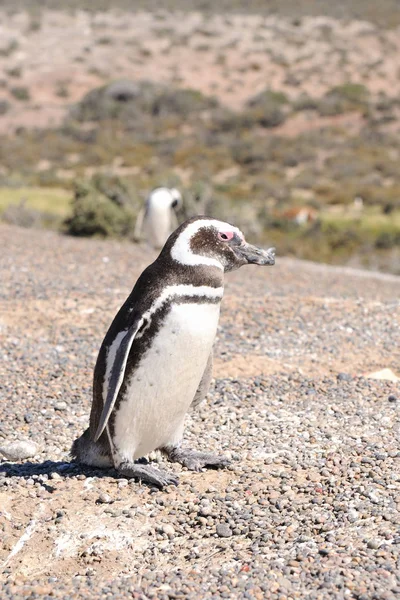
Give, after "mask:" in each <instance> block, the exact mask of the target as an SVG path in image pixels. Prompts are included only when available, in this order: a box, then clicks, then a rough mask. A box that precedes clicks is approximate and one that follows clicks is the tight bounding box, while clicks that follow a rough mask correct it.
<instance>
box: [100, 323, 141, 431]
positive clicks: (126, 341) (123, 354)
mask: <svg viewBox="0 0 400 600" xmlns="http://www.w3.org/2000/svg"><path fill="white" fill-rule="evenodd" d="M142 325H143V319H142V318H137V319H135V321H134V322H133V324H132V325H131V326H130V327H129V329H128V330H127V332H126V335H125V336H124V337H123V338H122V340H121V343H120V345H119V348H118V350H117V352H116V354H115V359H114V364H113V366H112V367H111V374H110V380H109V383H108V390H107V398H106V401H105V403H104V406H103V411H102V413H101V416H100V421H99V425H98V427H97V431H96V435H95V436H94V441H95V442H97V440H98V439H99V437H100V436H101V434H102V433H103V431H104V429H105V427H106V425H107V423H108V419H109V418H110V414H111V412H112V409H113V408H114V404H115V400H116V399H117V396H118V392H119V390H120V388H121V385H122V382H123V380H124V375H125V369H126V363H127V360H128V356H129V352H130V349H131V347H132V343H133V340H134V339H135V335H136V334H137V332H138V331H139V329H140V327H141V326H142Z"/></svg>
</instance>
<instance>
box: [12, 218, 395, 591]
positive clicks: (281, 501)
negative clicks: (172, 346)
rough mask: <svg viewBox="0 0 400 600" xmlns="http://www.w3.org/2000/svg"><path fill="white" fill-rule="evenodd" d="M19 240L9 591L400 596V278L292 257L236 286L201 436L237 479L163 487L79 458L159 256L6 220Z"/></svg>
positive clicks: (223, 475)
mask: <svg viewBox="0 0 400 600" xmlns="http://www.w3.org/2000/svg"><path fill="white" fill-rule="evenodd" d="M0 244H1V247H0V257H1V259H0V278H1V282H2V285H1V289H0V301H1V312H0V337H1V350H0V354H1V360H0V400H1V402H0V450H1V451H2V453H3V458H2V459H1V460H2V462H1V463H0V531H1V545H0V579H1V597H2V598H10V599H11V598H12V599H13V600H19V599H20V598H31V599H33V598H53V597H54V598H65V599H67V598H71V597H74V598H82V599H83V598H93V599H94V598H99V597H100V596H101V597H104V598H116V599H117V598H141V599H143V600H145V599H146V598H152V599H156V598H157V599H160V600H161V599H163V600H164V599H167V598H191V599H193V600H194V599H195V598H206V599H211V598H256V599H259V600H261V599H263V598H271V599H274V600H286V599H287V600H289V599H291V598H305V597H307V598H311V599H315V600H316V599H321V600H322V599H325V598H327V597H329V598H337V599H339V598H340V599H342V598H354V599H357V600H370V599H372V598H377V599H378V598H379V599H381V600H383V599H387V600H390V599H392V598H395V597H396V596H398V594H399V592H400V580H399V572H400V568H399V567H400V565H399V543H400V530H399V527H400V518H399V514H400V468H399V465H400V461H399V457H400V453H399V446H398V443H399V433H400V430H399V424H400V422H399V403H400V388H399V379H398V378H399V375H400V372H399V365H400V351H399V343H398V342H399V334H400V304H399V297H400V278H399V277H396V276H394V275H385V274H377V273H367V272H365V271H357V270H353V269H345V268H341V267H327V266H324V265H316V264H314V263H308V262H301V261H297V260H293V259H288V258H281V257H279V256H278V258H277V262H276V265H275V267H273V268H268V269H267V268H265V269H261V268H258V269H257V268H256V267H246V268H243V269H241V270H240V271H237V272H235V273H232V274H229V275H228V276H227V278H226V279H227V285H226V293H225V298H224V301H223V310H222V315H221V321H220V327H219V331H218V339H217V342H216V348H215V353H216V364H215V369H214V377H215V379H214V382H213V385H212V389H211V392H210V394H209V396H208V399H207V400H206V402H205V404H204V405H203V406H202V407H201V408H200V410H199V411H198V412H197V413H195V414H193V415H192V416H190V418H188V422H187V430H186V440H187V442H188V443H190V444H192V445H193V446H195V447H202V448H207V449H214V450H217V451H222V452H224V453H226V454H227V455H229V456H230V457H231V459H232V466H231V467H230V468H228V469H226V470H222V471H212V470H208V471H206V470H204V471H203V472H201V473H192V472H188V471H187V470H185V469H183V468H181V467H180V466H179V465H176V464H164V465H163V467H164V468H166V469H169V470H170V471H171V472H174V473H176V474H177V475H178V476H179V478H180V484H179V486H178V487H172V488H170V489H166V490H164V491H158V490H156V489H152V488H149V487H146V486H144V485H140V484H138V483H136V482H133V481H128V480H126V479H123V478H118V477H116V475H115V473H114V472H113V471H100V470H93V469H82V468H80V467H78V466H77V465H75V464H73V463H71V462H70V461H69V457H68V451H69V447H70V444H71V442H72V440H73V439H74V438H75V436H77V435H78V434H79V433H80V432H81V431H82V429H83V428H84V427H85V426H86V423H87V420H88V412H89V408H90V388H91V376H92V369H93V366H94V362H95V359H96V354H97V351H98V348H99V345H100V343H101V340H102V338H103V335H104V332H105V330H106V329H107V327H108V325H109V323H110V320H111V319H112V317H113V316H114V314H115V311H116V310H117V308H118V307H119V306H120V305H121V303H122V302H123V301H124V299H125V297H126V295H127V294H128V292H129V291H130V289H131V286H132V285H133V283H134V282H135V280H136V278H137V276H138V275H139V273H140V272H141V270H142V269H143V267H144V266H145V265H146V264H148V263H149V262H150V261H151V260H152V259H153V258H154V255H153V254H152V253H151V252H149V251H148V250H147V249H146V248H145V247H144V246H137V245H133V244H130V243H128V242H117V241H101V240H85V239H74V238H72V237H66V236H61V235H59V234H56V233H54V232H45V231H38V230H26V229H20V228H16V227H9V226H5V225H2V226H1V227H0ZM383 369H386V371H385V372H383V373H382V370H383ZM382 377H383V378H382ZM23 442H24V443H23ZM11 455H13V456H14V460H10V459H7V458H6V457H7V456H9V457H11ZM18 455H19V456H20V457H21V458H20V459H18ZM22 456H24V457H25V458H24V459H22ZM152 460H155V461H160V462H163V461H162V459H161V458H160V457H158V456H154V457H152Z"/></svg>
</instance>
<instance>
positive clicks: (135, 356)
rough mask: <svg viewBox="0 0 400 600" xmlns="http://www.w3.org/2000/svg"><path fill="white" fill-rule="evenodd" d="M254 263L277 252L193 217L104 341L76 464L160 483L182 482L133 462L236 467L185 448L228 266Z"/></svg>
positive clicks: (206, 374) (204, 385)
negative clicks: (156, 455)
mask: <svg viewBox="0 0 400 600" xmlns="http://www.w3.org/2000/svg"><path fill="white" fill-rule="evenodd" d="M248 263H251V264H256V265H273V264H274V263H275V249H274V248H270V249H269V250H261V249H260V248H256V247H255V246H251V245H250V244H247V243H246V241H245V239H244V236H243V234H242V233H241V231H240V230H239V229H237V228H236V227H233V226H232V225H229V224H228V223H223V222H221V221H217V220H215V219H210V218H207V217H194V218H192V219H189V220H188V221H186V222H185V223H183V224H182V225H181V226H180V227H178V229H177V230H176V231H175V232H174V233H173V234H172V235H171V236H170V237H169V239H168V241H167V242H166V244H165V246H164V248H163V249H162V251H161V253H160V255H159V256H158V258H157V259H156V260H155V262H154V263H153V264H151V265H150V266H149V267H147V269H145V271H143V273H142V274H141V276H140V277H139V279H138V280H137V282H136V285H135V287H134V288H133V290H132V292H131V294H130V296H129V297H128V299H127V300H126V302H125V304H124V305H123V306H122V307H121V309H120V310H119V312H118V313H117V315H116V317H115V318H114V321H113V322H112V324H111V326H110V328H109V330H108V332H107V334H106V336H105V338H104V341H103V343H102V345H101V348H100V352H99V355H98V358H97V363H96V367H95V371H94V382H93V404H92V411H91V414H90V426H89V428H88V429H87V430H86V431H85V432H84V433H83V435H81V437H79V438H78V439H77V440H76V441H75V442H74V444H73V446H72V449H71V454H72V457H73V458H74V459H75V460H76V461H78V462H81V463H85V464H88V465H93V466H97V467H109V466H114V467H115V468H116V469H117V471H118V472H119V473H120V474H121V475H123V476H125V477H135V478H137V479H140V480H142V481H144V482H147V483H150V484H152V485H156V486H159V487H162V486H164V485H168V484H171V483H173V484H177V483H178V480H177V479H176V477H174V476H171V475H169V474H168V473H165V472H162V471H160V470H158V469H156V468H154V467H152V466H150V465H148V464H143V463H138V462H135V461H136V459H139V458H141V457H144V456H145V455H147V454H149V453H150V452H152V451H153V450H161V452H163V453H164V454H165V455H166V456H167V457H168V458H169V459H170V460H171V461H175V462H179V463H181V464H182V465H184V466H186V467H187V468H189V469H191V470H197V471H198V470H200V469H201V468H202V467H205V466H214V467H223V466H226V465H227V464H228V460H227V459H226V458H224V457H221V456H214V455H213V454H210V453H208V452H197V451H194V450H191V449H189V448H183V447H181V445H180V444H181V440H182V437H183V429H184V419H185V415H186V413H187V412H188V411H189V409H190V407H195V406H196V405H197V404H199V402H200V401H201V400H202V399H203V398H204V396H205V395H206V394H207V391H208V387H209V384H210V380H211V368H212V347H213V343H214V339H215V335H216V332H217V326H218V319H219V311H220V303H221V300H222V296H223V291H224V272H225V271H233V270H234V269H238V268H239V267H241V266H242V265H245V264H248Z"/></svg>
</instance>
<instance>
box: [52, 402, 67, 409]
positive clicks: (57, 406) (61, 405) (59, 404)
mask: <svg viewBox="0 0 400 600" xmlns="http://www.w3.org/2000/svg"><path fill="white" fill-rule="evenodd" d="M67 406H68V404H67V403H66V402H64V400H63V401H61V402H57V403H56V404H55V405H54V410H66V408H67Z"/></svg>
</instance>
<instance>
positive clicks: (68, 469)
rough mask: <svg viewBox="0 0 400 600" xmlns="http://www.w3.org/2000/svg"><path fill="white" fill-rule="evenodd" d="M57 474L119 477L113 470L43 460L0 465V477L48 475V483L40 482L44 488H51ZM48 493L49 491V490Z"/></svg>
mask: <svg viewBox="0 0 400 600" xmlns="http://www.w3.org/2000/svg"><path fill="white" fill-rule="evenodd" d="M53 473H57V474H58V475H60V476H61V477H62V478H67V477H76V476H78V475H85V476H86V477H113V478H115V479H118V478H119V477H121V475H120V474H119V473H118V472H117V471H116V470H115V469H112V468H110V469H96V468H94V467H88V466H85V465H81V464H79V463H75V462H65V461H53V460H45V461H44V462H41V463H33V462H23V463H15V462H4V463H0V475H1V476H3V477H18V478H21V479H31V478H32V477H33V476H34V475H36V476H38V475H48V477H49V478H48V481H47V482H45V481H41V482H40V483H41V485H44V487H46V488H47V487H52V486H51V485H50V484H51V481H52V477H51V475H52V474H53ZM54 489H55V488H54ZM49 491H50V490H49Z"/></svg>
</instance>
